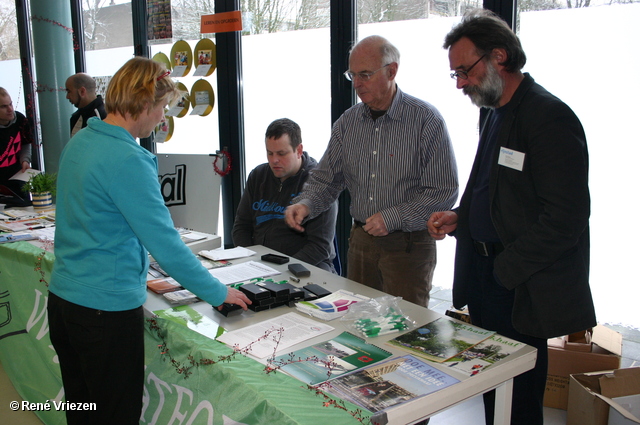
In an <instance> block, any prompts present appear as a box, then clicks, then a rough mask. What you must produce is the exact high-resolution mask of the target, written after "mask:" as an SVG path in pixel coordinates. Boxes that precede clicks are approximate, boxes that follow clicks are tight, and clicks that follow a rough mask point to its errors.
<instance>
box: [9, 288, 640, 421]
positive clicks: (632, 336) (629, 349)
mask: <svg viewBox="0 0 640 425" xmlns="http://www.w3.org/2000/svg"><path fill="white" fill-rule="evenodd" d="M429 307H430V308H431V309H432V310H434V311H437V312H438V313H441V314H444V313H445V311H446V310H447V309H449V308H451V290H450V289H443V288H434V289H433V291H432V292H431V302H430V305H429ZM604 324H605V325H607V326H608V327H610V328H612V329H614V330H616V331H618V332H620V333H621V334H622V336H623V339H624V342H623V345H622V367H634V366H638V367H640V330H638V329H633V328H626V327H622V326H615V325H608V324H606V323H604ZM14 400H21V399H20V397H19V395H18V394H17V393H16V391H15V389H14V388H13V385H12V384H11V382H10V381H9V378H8V377H7V375H6V373H5V372H4V369H3V368H2V365H1V364H0V418H3V419H2V423H7V424H10V425H42V422H41V421H40V420H39V419H38V417H37V416H36V415H35V414H33V413H30V412H12V411H10V410H9V402H11V401H14ZM483 415H484V413H483V405H482V398H481V397H475V398H473V399H471V400H469V401H467V402H465V403H462V404H460V405H458V406H455V407H453V408H451V409H449V410H447V411H445V412H442V413H440V414H439V415H436V416H434V417H433V418H431V422H430V425H449V424H477V423H479V422H478V418H482V417H483ZM8 418H10V421H9V422H6V421H5V419H8ZM544 418H545V421H544V423H545V425H565V424H566V420H567V412H566V411H564V410H558V409H550V408H546V407H545V409H544Z"/></svg>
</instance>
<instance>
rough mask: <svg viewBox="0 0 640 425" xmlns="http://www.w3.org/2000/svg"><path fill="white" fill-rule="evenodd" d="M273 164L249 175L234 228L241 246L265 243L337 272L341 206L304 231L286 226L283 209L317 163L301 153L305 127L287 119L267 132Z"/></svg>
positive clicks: (316, 220)
mask: <svg viewBox="0 0 640 425" xmlns="http://www.w3.org/2000/svg"><path fill="white" fill-rule="evenodd" d="M265 145H266V149H267V159H268V161H269V162H268V163H266V164H262V165H259V166H257V167H256V168H255V169H254V170H253V171H251V173H250V174H249V178H248V179H247V185H246V187H245V189H244V193H243V194H242V199H241V200H240V205H239V206H238V211H237V213H236V219H235V222H234V224H233V242H234V244H235V245H236V246H251V245H264V246H266V247H268V248H271V249H273V250H276V251H279V252H281V253H283V254H285V255H288V256H290V257H294V258H296V259H298V260H301V261H304V262H306V263H309V264H312V265H314V266H317V267H320V268H322V269H325V270H329V271H331V272H334V273H335V269H334V267H333V259H334V258H335V256H336V253H335V250H334V247H333V238H334V234H335V228H336V214H337V212H338V205H337V202H334V203H333V204H332V205H331V207H330V208H329V209H328V210H326V211H325V212H323V213H322V214H320V215H319V216H318V217H316V218H314V219H313V220H309V221H307V222H306V223H305V224H304V228H305V231H304V232H302V233H299V232H297V231H295V230H293V229H292V228H290V227H289V226H287V225H286V224H285V222H284V210H285V209H286V208H287V206H288V205H289V204H290V203H291V200H292V199H293V198H294V197H295V196H296V195H298V194H299V193H300V192H301V191H302V186H303V185H304V183H305V182H306V180H307V177H308V176H309V172H310V171H311V170H312V169H313V168H315V167H316V165H317V162H316V160H315V159H313V158H311V157H310V156H309V154H308V153H307V152H304V151H303V150H302V136H301V131H300V126H299V125H298V124H296V123H295V122H293V121H291V120H290V119H288V118H281V119H277V120H275V121H273V122H272V123H271V124H269V127H268V128H267V132H266V134H265Z"/></svg>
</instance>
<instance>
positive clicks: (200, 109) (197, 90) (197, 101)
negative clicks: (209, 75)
mask: <svg viewBox="0 0 640 425" xmlns="http://www.w3.org/2000/svg"><path fill="white" fill-rule="evenodd" d="M190 99H191V102H192V103H193V105H192V106H193V110H192V111H191V114H189V115H200V116H202V117H206V116H207V115H209V114H210V113H211V111H213V105H214V104H215V95H214V93H213V87H211V84H209V82H208V81H207V80H202V79H200V80H198V81H196V82H195V83H193V87H191V96H190Z"/></svg>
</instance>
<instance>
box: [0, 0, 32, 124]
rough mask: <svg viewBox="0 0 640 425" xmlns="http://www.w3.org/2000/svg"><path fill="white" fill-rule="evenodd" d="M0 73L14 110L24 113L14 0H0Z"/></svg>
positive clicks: (1, 81)
mask: <svg viewBox="0 0 640 425" xmlns="http://www.w3.org/2000/svg"><path fill="white" fill-rule="evenodd" d="M0 75H2V79H1V80H0V87H4V88H5V89H6V90H7V91H8V92H9V94H10V95H11V100H12V101H13V106H14V108H15V109H16V111H20V112H22V113H24V114H26V112H25V101H24V91H23V87H22V70H21V67H20V49H19V43H18V26H17V22H16V3H15V1H14V0H0Z"/></svg>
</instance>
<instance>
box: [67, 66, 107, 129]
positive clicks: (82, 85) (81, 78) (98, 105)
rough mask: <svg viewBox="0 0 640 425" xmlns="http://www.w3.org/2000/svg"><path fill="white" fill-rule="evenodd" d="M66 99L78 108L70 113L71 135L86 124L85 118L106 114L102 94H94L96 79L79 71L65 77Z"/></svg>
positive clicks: (101, 117)
mask: <svg viewBox="0 0 640 425" xmlns="http://www.w3.org/2000/svg"><path fill="white" fill-rule="evenodd" d="M65 87H66V92H67V99H68V100H69V102H71V103H72V104H73V106H75V107H76V108H78V110H77V111H76V112H74V113H73V115H71V137H73V135H74V134H76V133H77V132H78V131H79V130H80V129H83V128H85V127H86V126H87V120H88V119H89V118H91V117H98V118H100V119H101V120H103V119H104V118H105V117H106V116H107V111H105V109H104V102H103V100H102V96H100V95H96V81H95V80H94V79H93V77H91V76H90V75H88V74H85V73H83V72H79V73H77V74H75V75H72V76H71V77H69V78H67V81H66V83H65Z"/></svg>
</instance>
